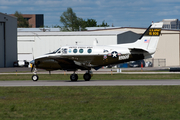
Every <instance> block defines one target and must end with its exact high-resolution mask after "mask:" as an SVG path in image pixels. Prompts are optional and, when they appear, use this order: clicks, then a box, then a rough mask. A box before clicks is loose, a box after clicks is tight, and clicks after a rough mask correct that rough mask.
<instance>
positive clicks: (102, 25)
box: [97, 20, 109, 27]
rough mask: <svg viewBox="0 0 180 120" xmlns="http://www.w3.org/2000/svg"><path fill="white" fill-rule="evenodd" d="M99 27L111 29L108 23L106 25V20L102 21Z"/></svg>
mask: <svg viewBox="0 0 180 120" xmlns="http://www.w3.org/2000/svg"><path fill="white" fill-rule="evenodd" d="M97 27H109V25H108V24H107V23H105V20H103V21H102V24H101V25H98V26H97Z"/></svg>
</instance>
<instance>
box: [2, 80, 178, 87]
mask: <svg viewBox="0 0 180 120" xmlns="http://www.w3.org/2000/svg"><path fill="white" fill-rule="evenodd" d="M150 85H180V80H91V81H83V80H79V81H76V82H71V81H61V80H39V81H37V82H33V81H31V80H25V81H0V86H150Z"/></svg>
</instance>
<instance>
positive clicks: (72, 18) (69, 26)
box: [60, 8, 78, 31]
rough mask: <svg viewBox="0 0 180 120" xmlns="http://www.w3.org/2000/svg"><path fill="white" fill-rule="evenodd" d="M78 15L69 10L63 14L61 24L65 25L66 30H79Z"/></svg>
mask: <svg viewBox="0 0 180 120" xmlns="http://www.w3.org/2000/svg"><path fill="white" fill-rule="evenodd" d="M77 19H78V18H77V16H76V13H74V12H73V10H72V8H67V11H65V12H63V14H62V15H61V16H60V22H62V23H63V25H64V28H63V29H64V30H67V31H75V30H77V29H78V25H77V23H78V20H77Z"/></svg>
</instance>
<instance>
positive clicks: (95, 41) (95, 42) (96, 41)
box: [93, 38, 98, 46]
mask: <svg viewBox="0 0 180 120" xmlns="http://www.w3.org/2000/svg"><path fill="white" fill-rule="evenodd" d="M97 43H98V40H97V38H95V40H94V43H93V45H94V46H96V45H97Z"/></svg>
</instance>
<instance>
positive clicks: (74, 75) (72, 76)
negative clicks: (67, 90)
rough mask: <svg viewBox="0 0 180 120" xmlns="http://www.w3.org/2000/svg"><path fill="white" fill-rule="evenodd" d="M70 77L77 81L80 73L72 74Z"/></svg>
mask: <svg viewBox="0 0 180 120" xmlns="http://www.w3.org/2000/svg"><path fill="white" fill-rule="evenodd" d="M70 79H71V81H77V80H78V75H77V74H71V76H70Z"/></svg>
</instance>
